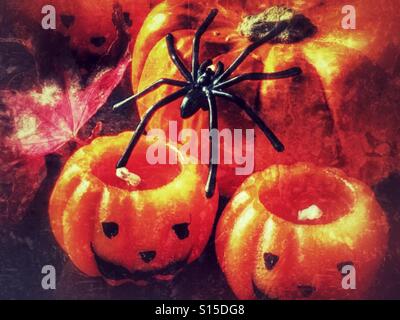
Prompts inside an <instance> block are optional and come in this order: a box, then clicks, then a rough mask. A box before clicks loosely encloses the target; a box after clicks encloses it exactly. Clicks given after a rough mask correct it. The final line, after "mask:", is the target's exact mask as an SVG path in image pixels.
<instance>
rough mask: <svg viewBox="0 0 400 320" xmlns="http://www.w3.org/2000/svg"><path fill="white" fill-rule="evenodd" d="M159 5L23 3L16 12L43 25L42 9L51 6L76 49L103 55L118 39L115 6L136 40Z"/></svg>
mask: <svg viewBox="0 0 400 320" xmlns="http://www.w3.org/2000/svg"><path fill="white" fill-rule="evenodd" d="M156 3H157V1H153V0H135V1H134V2H133V1H127V0H118V1H117V0H102V1H87V0H86V1H82V0H73V1H71V0H53V1H51V2H49V1H42V0H39V1H29V0H22V1H18V4H17V5H16V10H20V11H21V14H22V15H23V16H27V17H29V18H30V19H33V21H35V22H36V23H38V24H40V23H41V21H42V19H43V17H44V14H42V7H43V6H45V5H48V4H51V5H52V6H54V7H55V9H56V15H57V16H56V23H57V27H56V30H57V31H58V32H61V33H62V34H63V35H65V36H66V37H69V38H70V42H71V45H72V47H73V48H75V49H77V50H79V51H81V52H84V51H88V52H90V53H95V54H104V53H105V52H106V51H107V49H108V48H109V47H110V45H111V44H112V42H113V41H115V40H116V38H117V30H116V27H115V25H114V23H113V10H114V6H115V5H116V4H118V5H120V6H121V7H122V11H123V15H124V20H125V23H126V25H127V26H128V28H129V32H130V34H131V35H132V37H133V38H135V37H136V34H137V32H138V30H139V29H140V26H141V24H142V23H143V20H144V18H145V17H146V15H147V14H148V12H149V11H150V9H151V7H153V6H154V5H155V4H156Z"/></svg>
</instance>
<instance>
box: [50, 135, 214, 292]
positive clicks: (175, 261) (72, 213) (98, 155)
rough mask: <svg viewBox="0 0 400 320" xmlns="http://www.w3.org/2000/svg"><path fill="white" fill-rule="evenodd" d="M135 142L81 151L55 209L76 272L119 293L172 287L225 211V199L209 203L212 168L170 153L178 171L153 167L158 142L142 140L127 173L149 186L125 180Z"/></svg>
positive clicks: (98, 144)
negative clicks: (157, 284)
mask: <svg viewBox="0 0 400 320" xmlns="http://www.w3.org/2000/svg"><path fill="white" fill-rule="evenodd" d="M131 135H132V132H124V133H121V134H120V135H118V136H106V137H100V138H97V139H95V140H94V141H93V142H92V143H91V144H90V145H87V146H84V147H82V148H81V149H79V150H78V151H77V152H76V153H75V154H74V155H73V156H72V157H71V158H70V159H69V160H68V161H67V163H66V165H65V167H64V169H63V171H62V172H61V175H60V177H59V179H58V181H57V183H56V185H55V187H54V190H53V192H52V195H51V198H50V204H49V214H50V223H51V228H52V230H53V233H54V235H55V237H56V239H57V241H58V243H59V244H60V245H61V246H62V248H63V249H64V250H65V252H66V253H67V255H68V256H69V257H70V259H71V260H72V262H73V263H74V264H75V266H76V267H77V268H78V269H79V270H81V271H82V272H83V273H85V274H87V275H89V276H103V277H104V278H105V280H106V281H107V282H108V283H110V284H112V285H115V284H121V283H123V282H126V281H134V282H135V283H138V284H142V283H143V284H144V283H147V282H148V281H151V280H169V279H171V278H172V277H173V275H174V274H175V273H176V272H178V271H179V270H180V269H181V268H182V267H183V266H185V265H186V264H187V263H190V262H192V261H193V260H195V259H196V258H198V257H199V256H200V254H201V253H202V251H203V248H204V247H205V245H206V243H207V241H208V239H209V236H210V233H211V229H212V226H213V222H214V217H215V213H216V210H217V205H218V194H217V193H216V194H215V195H214V197H213V198H211V199H207V198H206V197H205V195H204V187H205V181H206V179H207V168H206V167H205V166H201V165H195V164H190V163H188V160H189V159H188V158H186V157H185V156H183V155H182V154H181V153H180V152H179V151H178V150H177V149H176V148H174V147H172V146H169V145H166V147H167V149H166V150H167V153H169V152H172V153H173V154H176V155H177V156H178V163H177V164H155V165H150V164H149V163H148V160H147V158H146V153H147V150H149V149H148V148H149V146H151V145H154V142H149V141H146V139H142V140H141V141H140V143H139V144H138V145H137V148H136V149H135V151H134V153H133V155H132V157H131V159H130V162H129V163H128V166H127V168H128V169H129V170H130V171H131V172H133V173H135V174H136V175H138V176H140V177H141V180H142V181H141V183H140V184H139V185H138V186H136V187H134V186H131V185H129V184H127V183H126V181H125V180H121V179H119V178H117V177H116V175H115V163H116V161H117V160H118V158H119V157H120V156H121V154H122V152H123V150H124V148H125V147H126V145H127V143H128V141H129V139H130V137H131ZM160 143H163V142H160Z"/></svg>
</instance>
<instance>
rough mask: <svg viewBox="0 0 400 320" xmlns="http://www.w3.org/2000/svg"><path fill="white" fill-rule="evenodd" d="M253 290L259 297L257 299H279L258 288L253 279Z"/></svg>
mask: <svg viewBox="0 0 400 320" xmlns="http://www.w3.org/2000/svg"><path fill="white" fill-rule="evenodd" d="M253 292H254V294H255V296H256V298H257V300H278V298H272V297H270V296H268V295H267V294H265V293H264V292H262V291H261V290H260V289H258V287H257V285H256V284H255V283H254V281H253Z"/></svg>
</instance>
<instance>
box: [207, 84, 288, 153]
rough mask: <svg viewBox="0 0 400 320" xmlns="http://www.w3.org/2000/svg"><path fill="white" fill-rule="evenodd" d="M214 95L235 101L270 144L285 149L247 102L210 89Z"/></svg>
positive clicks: (232, 95) (280, 150) (280, 149)
mask: <svg viewBox="0 0 400 320" xmlns="http://www.w3.org/2000/svg"><path fill="white" fill-rule="evenodd" d="M212 92H213V93H214V94H215V95H216V96H218V97H222V98H225V99H227V100H229V101H231V102H233V103H235V104H236V105H237V106H238V107H239V108H241V109H242V110H243V111H244V112H246V114H247V115H248V116H249V117H250V118H251V120H253V121H254V122H255V123H256V124H257V126H258V127H259V128H260V129H261V131H262V132H263V133H264V134H265V136H266V137H267V138H268V140H269V141H270V142H271V144H272V146H273V147H274V148H275V150H276V151H278V152H282V151H284V150H285V146H284V145H283V144H282V142H281V141H280V140H279V139H278V137H277V136H276V135H275V134H274V133H273V132H272V130H271V129H270V128H268V126H267V125H266V124H265V123H264V121H263V120H262V119H261V118H260V117H259V116H258V115H257V114H256V113H255V112H254V111H253V109H252V108H250V107H249V106H248V105H247V103H246V102H245V101H244V100H243V99H242V98H240V97H238V96H236V95H234V94H230V93H227V92H223V91H215V90H213V91H212Z"/></svg>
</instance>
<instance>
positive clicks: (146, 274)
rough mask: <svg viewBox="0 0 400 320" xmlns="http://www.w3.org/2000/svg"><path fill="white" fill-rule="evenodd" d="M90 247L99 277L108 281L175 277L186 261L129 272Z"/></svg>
mask: <svg viewBox="0 0 400 320" xmlns="http://www.w3.org/2000/svg"><path fill="white" fill-rule="evenodd" d="M90 246H91V249H92V252H93V254H94V259H95V261H96V264H97V268H98V269H99V271H100V273H101V275H102V276H103V277H104V278H106V279H108V280H132V281H140V280H142V281H152V280H155V279H154V277H155V276H167V275H175V274H176V273H177V272H178V271H179V270H181V269H182V268H183V267H184V266H185V265H186V264H187V261H188V257H187V258H185V259H183V260H181V261H176V262H173V263H170V264H169V265H167V266H166V267H164V268H160V269H154V270H150V271H141V270H136V271H132V272H131V271H129V270H128V269H126V268H125V267H123V266H120V265H117V264H114V263H112V262H109V261H107V260H104V259H103V258H101V257H100V256H99V255H98V254H97V253H96V250H95V249H94V247H93V244H91V245H90Z"/></svg>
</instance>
